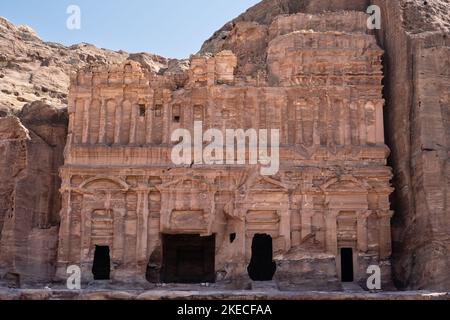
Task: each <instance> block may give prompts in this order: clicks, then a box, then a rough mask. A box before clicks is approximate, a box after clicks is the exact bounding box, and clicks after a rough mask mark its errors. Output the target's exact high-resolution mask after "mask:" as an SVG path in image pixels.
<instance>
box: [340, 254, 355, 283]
mask: <svg viewBox="0 0 450 320" xmlns="http://www.w3.org/2000/svg"><path fill="white" fill-rule="evenodd" d="M341 280H342V282H353V280H354V275H353V249H352V248H341Z"/></svg>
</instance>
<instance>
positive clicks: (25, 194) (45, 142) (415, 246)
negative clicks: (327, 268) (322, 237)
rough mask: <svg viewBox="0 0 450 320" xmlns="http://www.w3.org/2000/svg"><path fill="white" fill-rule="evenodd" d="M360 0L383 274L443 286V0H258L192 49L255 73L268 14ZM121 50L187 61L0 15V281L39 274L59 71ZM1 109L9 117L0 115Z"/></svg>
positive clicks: (153, 67) (54, 185)
mask: <svg viewBox="0 0 450 320" xmlns="http://www.w3.org/2000/svg"><path fill="white" fill-rule="evenodd" d="M370 4H376V5H379V6H380V8H381V9H382V28H381V29H380V30H378V31H376V35H377V37H378V42H379V44H380V46H381V47H382V48H383V49H384V50H385V56H384V71H385V81H384V84H385V92H384V94H385V99H386V107H385V125H386V140H387V141H386V142H387V144H388V145H389V147H390V149H391V151H392V154H391V157H390V160H389V161H390V163H389V165H390V166H392V167H393V169H394V174H395V177H394V180H393V185H394V187H395V190H396V191H395V194H394V196H393V198H392V201H391V202H392V204H393V210H395V216H394V219H393V232H392V239H393V259H392V265H393V271H394V272H393V273H394V278H395V279H394V280H395V283H396V284H397V286H398V287H399V288H402V289H403V288H404V289H442V290H449V289H450V273H449V272H448V270H450V232H449V230H450V212H449V211H450V209H449V208H450V162H449V153H450V111H449V110H450V16H449V14H448V13H449V12H450V3H449V1H448V0H427V1H424V0H420V1H419V0H277V1H274V0H263V1H261V2H260V3H259V4H257V5H256V6H254V7H252V8H250V9H249V10H248V11H247V12H245V13H243V14H242V15H240V16H239V17H237V18H236V19H235V20H233V21H231V22H229V23H227V24H226V25H225V26H224V27H223V28H221V29H220V30H219V31H217V32H216V33H215V34H214V35H213V36H212V37H211V38H210V39H208V40H207V41H206V42H205V43H204V45H203V46H202V48H201V51H200V52H201V53H207V52H211V53H216V52H219V51H221V50H224V49H230V50H233V51H234V52H235V53H236V54H237V56H238V63H239V65H238V72H239V73H241V74H242V75H245V74H256V73H258V72H264V69H265V56H264V53H263V50H262V48H264V47H266V45H267V42H268V41H270V39H271V32H273V30H270V28H269V25H270V24H271V22H273V21H274V20H275V19H276V17H277V16H279V15H282V14H295V13H298V12H302V13H314V14H317V13H322V12H327V11H342V10H355V11H364V12H365V11H366V8H367V6H368V5H370ZM126 59H132V60H135V61H138V62H140V63H141V64H142V65H143V66H144V67H145V68H147V69H148V70H150V71H152V72H156V73H164V72H176V71H177V70H179V69H185V68H187V67H188V65H187V62H186V61H176V60H168V59H165V58H162V57H158V56H155V55H150V54H133V55H130V54H128V53H125V52H122V51H121V52H113V51H109V50H104V49H98V48H96V47H94V46H92V45H88V44H80V45H75V46H72V47H65V46H62V45H60V44H55V43H47V42H44V41H42V40H40V39H39V38H38V37H37V35H36V34H35V33H34V32H33V31H32V30H31V29H30V28H28V27H16V26H14V25H13V24H11V23H9V22H8V21H7V20H5V19H1V18H0V181H1V183H0V278H1V277H2V276H4V278H8V279H9V278H12V279H13V280H14V279H16V278H15V277H21V279H27V276H28V278H30V279H31V280H38V281H44V280H49V279H51V275H52V272H53V271H54V270H53V268H54V265H53V262H54V261H55V258H54V257H55V255H56V243H57V238H56V237H57V231H58V223H59V221H58V219H59V216H58V211H59V203H60V200H59V198H60V197H59V193H58V189H59V185H60V181H59V178H58V174H57V172H58V168H59V166H60V165H61V164H62V161H63V148H64V144H65V134H66V132H67V121H66V118H65V115H64V111H63V110H61V108H62V107H64V106H65V104H66V102H67V101H66V100H67V92H68V85H69V75H70V73H71V72H73V71H75V70H76V69H78V68H81V67H84V66H86V65H88V64H91V63H99V64H110V63H117V62H122V61H124V60H126ZM33 101H37V102H33ZM24 105H26V107H25V108H24V107H23V106H24ZM22 109H23V110H22ZM12 113H14V114H15V115H16V116H17V117H5V116H6V115H9V114H12ZM40 164H45V166H44V165H42V166H41V165H40ZM30 252H33V253H35V254H30ZM36 253H37V254H36ZM2 270H6V271H5V272H3V273H2ZM11 270H13V271H11ZM37 271H39V272H37ZM33 274H40V275H42V277H41V278H40V279H33V277H32V275H33Z"/></svg>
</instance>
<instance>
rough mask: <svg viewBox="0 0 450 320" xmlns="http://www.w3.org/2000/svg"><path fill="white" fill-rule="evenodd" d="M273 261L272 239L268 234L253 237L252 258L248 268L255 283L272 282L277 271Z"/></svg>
mask: <svg viewBox="0 0 450 320" xmlns="http://www.w3.org/2000/svg"><path fill="white" fill-rule="evenodd" d="M276 268H277V267H276V264H275V262H274V261H273V249H272V237H271V236H269V235H267V234H257V235H255V236H254V237H253V243H252V258H251V260H250V264H249V266H248V268H247V271H248V275H249V276H250V279H252V280H253V281H271V280H272V278H273V276H274V274H275V270H276Z"/></svg>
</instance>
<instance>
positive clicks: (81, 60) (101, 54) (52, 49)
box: [0, 17, 178, 115]
mask: <svg viewBox="0 0 450 320" xmlns="http://www.w3.org/2000/svg"><path fill="white" fill-rule="evenodd" d="M127 59H130V60H135V61H138V62H140V63H141V64H142V65H143V66H144V67H145V68H147V69H148V70H149V71H152V72H155V73H158V72H163V71H164V70H167V69H168V68H169V66H170V67H173V66H174V65H177V64H178V61H177V60H169V59H166V58H163V57H160V56H156V55H152V54H148V53H138V54H128V53H126V52H124V51H118V52H115V51H111V50H106V49H99V48H97V47H95V46H93V45H90V44H86V43H82V44H77V45H73V46H70V47H66V46H63V45H61V44H58V43H52V42H45V41H42V40H41V39H39V37H38V35H37V34H36V33H35V32H34V31H33V30H32V29H31V28H29V27H27V26H15V25H13V24H12V23H10V22H9V21H7V20H6V19H4V18H1V17H0V114H3V115H6V114H8V113H11V112H14V111H17V110H20V109H21V108H22V107H23V106H24V104H26V103H29V102H32V101H37V100H38V101H44V102H45V103H48V104H51V105H54V106H56V107H62V106H64V105H66V104H67V93H68V87H69V77H70V73H71V72H74V71H76V70H77V69H79V68H82V67H84V66H86V65H89V64H114V63H121V62H123V61H125V60H127Z"/></svg>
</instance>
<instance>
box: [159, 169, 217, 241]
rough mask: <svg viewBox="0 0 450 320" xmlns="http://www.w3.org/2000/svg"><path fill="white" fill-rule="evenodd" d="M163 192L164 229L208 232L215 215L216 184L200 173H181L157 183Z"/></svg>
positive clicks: (162, 219) (170, 231)
mask: <svg viewBox="0 0 450 320" xmlns="http://www.w3.org/2000/svg"><path fill="white" fill-rule="evenodd" d="M157 189H158V190H159V192H160V193H161V203H162V208H161V230H162V231H163V232H167V233H183V232H184V233H187V234H192V233H193V234H198V233H201V234H203V235H207V234H210V233H211V226H212V223H213V221H214V218H215V193H216V191H217V188H216V187H215V186H214V185H212V184H210V183H209V182H208V181H206V180H205V179H203V178H200V177H181V178H177V179H175V180H173V181H171V182H168V183H163V184H161V185H158V186H157Z"/></svg>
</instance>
